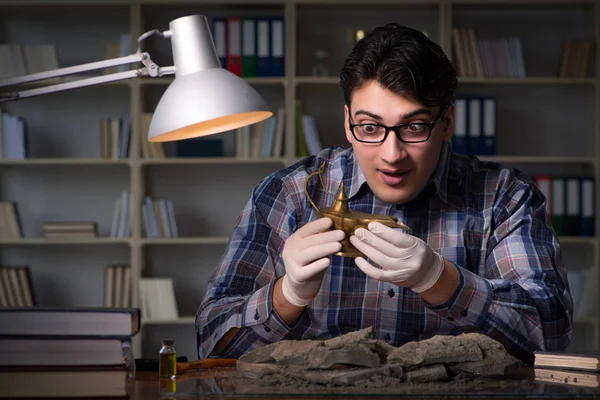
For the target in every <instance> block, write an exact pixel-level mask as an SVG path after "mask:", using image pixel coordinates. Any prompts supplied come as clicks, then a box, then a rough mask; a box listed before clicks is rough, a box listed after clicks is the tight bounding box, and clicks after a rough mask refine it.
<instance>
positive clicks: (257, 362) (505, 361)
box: [228, 328, 534, 393]
mask: <svg viewBox="0 0 600 400" xmlns="http://www.w3.org/2000/svg"><path fill="white" fill-rule="evenodd" d="M519 367H521V362H520V361H519V360H518V359H516V358H515V357H513V356H512V355H510V354H509V353H507V352H506V350H505V348H504V346H503V345H502V344H501V343H499V342H497V341H495V340H493V339H491V338H489V337H488V336H485V335H482V334H478V333H464V334H461V335H458V336H441V335H439V336H435V337H432V338H431V339H427V340H423V341H415V342H409V343H406V344H404V345H403V346H401V347H394V346H391V345H389V344H387V343H386V342H384V341H382V340H377V339H374V335H373V329H372V328H367V329H363V330H359V331H356V332H351V333H348V334H345V335H342V336H339V337H336V338H333V339H329V340H284V341H280V342H276V343H272V344H269V345H266V346H263V347H261V348H259V349H257V350H254V351H251V352H249V353H247V354H245V355H243V356H242V357H240V358H239V360H238V362H237V366H236V370H237V374H238V375H239V379H237V381H235V382H233V381H230V382H228V385H231V384H235V386H236V387H235V391H236V393H276V392H277V393H281V392H286V391H287V392H288V393H290V392H291V391H293V392H295V393H314V392H328V393H337V392H339V393H367V392H369V393H440V392H447V393H451V392H454V393H466V392H481V391H483V392H486V391H494V392H495V391H508V392H510V390H512V389H511V388H513V389H515V388H518V389H520V390H523V389H525V388H526V387H524V386H523V385H529V386H531V387H530V389H533V387H534V385H533V383H531V382H530V381H529V380H523V379H518V380H517V379H508V378H507V375H506V374H505V371H506V370H507V368H509V369H513V370H514V369H515V368H519Z"/></svg>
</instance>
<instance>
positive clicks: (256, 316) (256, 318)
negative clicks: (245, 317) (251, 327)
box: [254, 310, 260, 320]
mask: <svg viewBox="0 0 600 400" xmlns="http://www.w3.org/2000/svg"><path fill="white" fill-rule="evenodd" d="M259 318H260V315H258V310H256V313H254V319H255V320H258V319H259Z"/></svg>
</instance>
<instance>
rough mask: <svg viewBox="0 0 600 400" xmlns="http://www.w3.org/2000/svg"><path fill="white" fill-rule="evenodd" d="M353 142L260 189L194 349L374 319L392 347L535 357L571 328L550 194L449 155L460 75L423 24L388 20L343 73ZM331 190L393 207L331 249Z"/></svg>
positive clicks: (367, 208) (362, 207) (347, 328)
mask: <svg viewBox="0 0 600 400" xmlns="http://www.w3.org/2000/svg"><path fill="white" fill-rule="evenodd" d="M340 78H341V79H340V81H341V86H342V90H343V93H344V98H345V103H346V105H345V107H344V115H345V132H346V138H347V140H348V141H349V142H350V144H351V145H352V147H351V148H349V149H342V148H329V149H325V150H323V151H322V152H320V153H319V154H318V155H317V156H316V157H309V158H306V159H304V160H303V161H300V162H299V163H297V164H296V165H293V166H291V167H289V168H286V169H283V170H281V171H279V172H276V173H274V174H272V175H270V176H268V177H267V178H266V179H264V180H263V181H262V182H261V183H260V184H259V185H258V186H257V187H256V188H255V189H254V191H253V193H252V196H251V198H250V200H249V202H248V203H247V205H246V207H245V209H244V210H243V212H242V214H241V216H240V217H239V220H238V222H237V224H236V227H235V229H234V231H233V235H232V237H231V242H230V244H229V247H228V249H227V251H226V253H225V255H224V257H223V259H222V261H221V264H220V265H219V267H218V268H217V269H216V271H215V272H214V274H213V276H212V277H211V279H210V281H209V283H208V290H207V292H206V295H205V297H204V299H203V301H202V304H201V306H200V308H199V310H198V316H197V319H196V329H197V332H198V343H199V349H198V352H199V353H198V354H199V357H200V358H206V357H239V356H240V355H242V354H244V353H245V352H248V351H250V350H253V349H256V348H257V347H260V346H262V345H265V344H267V343H272V342H275V341H278V340H283V339H326V338H330V337H334V336H338V335H341V334H344V333H347V332H351V331H354V330H358V329H361V328H365V327H368V326H373V328H374V331H375V334H376V335H377V337H378V338H379V339H383V340H385V341H387V342H388V343H390V344H392V345H394V346H400V345H402V344H403V343H405V342H407V341H412V340H420V339H424V338H428V337H431V336H434V335H436V334H448V335H456V334H459V333H461V332H480V333H484V334H486V335H488V336H490V337H492V338H494V339H496V340H498V341H500V342H502V343H503V344H504V345H505V347H506V349H507V350H508V351H509V352H511V353H512V354H514V355H516V356H517V357H520V358H521V359H523V360H525V361H531V354H532V353H533V352H534V351H536V350H545V351H559V350H563V349H565V348H566V347H567V345H568V344H569V343H570V340H571V337H572V315H573V304H572V299H571V295H570V293H569V289H568V284H567V280H566V271H565V269H564V266H563V264H562V262H563V261H562V256H561V251H560V247H559V244H558V241H557V237H556V236H555V234H554V232H553V230H552V229H551V227H550V225H549V224H548V221H547V220H546V209H545V199H544V197H543V196H542V194H541V193H540V191H539V190H538V189H537V188H536V187H535V185H534V184H533V183H532V182H531V181H530V180H528V179H526V178H525V176H524V175H523V174H522V173H520V172H519V171H515V170H509V169H506V168H502V167H500V166H498V165H496V164H492V163H482V162H480V161H479V160H477V159H476V158H474V157H473V158H469V157H466V156H459V155H456V154H453V153H452V150H451V147H450V139H451V136H452V133H453V124H454V106H453V105H452V99H453V96H454V93H455V90H456V87H457V80H456V73H455V70H454V68H453V67H452V64H451V63H450V62H449V60H448V59H447V57H446V56H445V55H444V53H443V51H442V50H441V49H440V48H439V47H438V46H437V45H436V44H435V43H433V42H432V41H430V40H429V39H428V38H427V37H425V36H424V35H423V34H421V33H420V32H419V31H416V30H413V29H410V28H407V27H403V26H400V25H397V24H389V25H386V26H383V27H379V28H377V29H375V30H374V31H372V33H370V34H369V35H368V36H367V37H365V38H364V39H363V40H361V41H360V42H358V44H357V45H356V46H355V48H354V49H353V51H352V53H351V54H350V55H349V56H348V58H347V60H346V61H345V64H344V66H343V68H342V71H341V76H340ZM323 162H327V168H326V170H325V172H324V173H323V175H322V185H321V181H320V180H319V179H318V178H313V179H312V180H311V181H309V186H308V191H309V193H310V196H311V198H312V199H313V200H314V201H315V203H316V204H317V206H318V207H320V208H321V207H323V208H324V207H330V206H331V205H332V204H333V202H334V199H335V197H336V195H337V194H338V191H339V188H340V184H341V183H343V184H344V186H345V187H346V188H347V195H348V198H349V205H350V208H351V209H353V210H356V211H362V212H368V213H373V214H379V215H392V216H395V217H397V218H398V219H399V220H400V221H402V222H403V223H405V224H406V225H408V226H409V227H410V228H411V232H410V234H409V233H405V232H403V231H402V230H400V229H392V228H389V227H386V226H384V225H382V224H379V223H372V224H370V225H369V226H368V229H358V230H357V231H356V232H355V233H354V234H353V235H352V236H351V237H350V241H351V243H352V244H353V245H354V246H355V247H356V248H358V249H359V250H360V251H362V252H363V254H364V255H365V256H366V257H358V258H356V259H355V258H351V257H341V256H337V255H334V253H336V252H338V251H339V250H340V249H341V244H340V241H341V240H342V239H343V238H344V233H343V232H342V231H339V230H331V229H330V227H331V225H332V221H331V220H330V219H327V218H319V215H318V213H317V212H316V211H315V210H314V208H313V207H312V206H311V204H310V202H309V200H308V197H307V196H306V193H305V192H304V183H305V181H306V179H307V177H308V175H309V174H311V173H313V172H315V171H317V170H318V168H319V167H320V166H321V165H322V164H323Z"/></svg>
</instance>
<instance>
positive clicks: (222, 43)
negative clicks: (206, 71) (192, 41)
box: [212, 16, 285, 77]
mask: <svg viewBox="0 0 600 400" xmlns="http://www.w3.org/2000/svg"><path fill="white" fill-rule="evenodd" d="M212 30H213V38H214V42H215V47H216V49H217V54H218V55H219V58H220V60H221V66H222V67H223V68H226V69H227V70H228V71H230V72H232V73H234V74H236V75H238V76H243V77H253V76H262V77H268V76H285V23H284V20H283V18H281V17H269V18H267V17H264V18H240V17H237V16H231V17H216V18H213V19H212Z"/></svg>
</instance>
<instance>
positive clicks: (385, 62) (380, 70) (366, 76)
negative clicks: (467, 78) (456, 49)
mask: <svg viewBox="0 0 600 400" xmlns="http://www.w3.org/2000/svg"><path fill="white" fill-rule="evenodd" d="M369 80H376V81H377V82H378V83H379V84H380V85H382V86H383V87H385V88H386V89H388V90H391V91H392V92H394V93H396V94H399V95H401V96H405V97H408V98H410V99H411V100H413V101H416V102H418V103H420V104H422V105H424V106H426V107H434V106H441V105H444V104H448V103H450V102H451V101H452V98H453V96H454V92H455V91H456V87H457V85H458V81H457V79H456V70H455V69H454V66H453V65H452V63H451V62H450V60H448V57H446V55H445V54H444V51H443V50H442V49H441V48H440V46H438V45H437V44H436V43H434V42H433V41H432V40H430V39H429V38H428V37H427V36H426V35H425V34H423V33H422V32H420V31H418V30H416V29H413V28H409V27H406V26H402V25H399V24H397V23H390V24H387V25H384V26H380V27H377V28H375V29H374V30H373V31H372V32H370V33H369V34H368V35H366V36H365V37H364V38H363V39H361V40H359V41H358V43H357V44H356V45H355V46H354V49H352V52H351V53H350V54H349V55H348V57H347V58H346V60H345V62H344V65H343V67H342V71H341V73H340V86H341V87H342V90H343V92H344V100H345V101H346V104H347V105H348V106H350V100H351V98H352V93H353V92H354V91H355V90H356V89H358V88H360V87H361V86H362V85H363V84H364V83H366V82H367V81H369Z"/></svg>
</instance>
